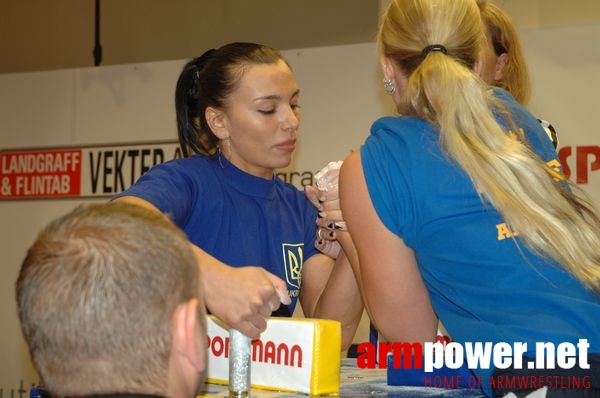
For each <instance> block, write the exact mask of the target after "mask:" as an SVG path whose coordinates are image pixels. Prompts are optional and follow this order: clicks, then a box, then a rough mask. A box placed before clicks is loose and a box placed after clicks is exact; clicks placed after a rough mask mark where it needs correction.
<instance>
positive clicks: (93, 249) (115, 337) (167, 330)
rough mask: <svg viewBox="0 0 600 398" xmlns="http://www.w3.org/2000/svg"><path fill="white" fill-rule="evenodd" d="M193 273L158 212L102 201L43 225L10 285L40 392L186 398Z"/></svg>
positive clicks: (195, 291) (194, 336)
mask: <svg viewBox="0 0 600 398" xmlns="http://www.w3.org/2000/svg"><path fill="white" fill-rule="evenodd" d="M199 272H200V271H199V267H198V265H197V260H196V258H195V256H194V254H193V251H192V249H191V246H190V243H189V241H188V240H187V238H186V237H185V235H184V234H183V233H182V232H181V231H180V230H179V229H178V228H177V227H176V226H175V225H174V224H173V223H172V222H171V221H169V220H168V219H167V218H166V217H165V216H164V215H162V214H160V213H158V212H153V211H150V210H147V209H144V208H142V207H140V206H135V205H130V204H126V203H117V202H110V203H105V204H96V205H89V206H80V207H78V208H76V209H75V210H73V211H71V212H70V213H68V214H66V215H64V216H63V217H60V218H58V219H56V220H55V221H53V222H51V223H50V224H49V225H48V226H47V227H46V228H45V229H44V230H43V231H42V232H41V233H40V234H39V235H38V237H37V239H36V241H35V242H34V243H33V245H32V246H31V247H30V248H29V250H28V252H27V256H26V258H25V260H24V261H23V264H22V267H21V270H20V273H19V277H18V279H17V282H16V298H17V306H18V313H19V319H20V321H21V327H22V331H23V334H24V336H25V339H26V341H27V344H28V346H29V350H30V354H31V357H32V360H33V363H34V366H35V368H36V370H37V371H38V373H39V376H40V378H41V381H42V387H43V389H44V390H46V391H47V392H48V393H49V394H50V395H51V396H56V397H65V396H71V397H73V396H77V397H83V396H90V395H94V396H99V395H102V396H109V395H117V394H118V395H119V396H122V395H123V394H126V395H157V396H168V397H171V398H191V397H194V396H195V395H196V392H197V391H198V389H199V387H200V386H201V385H202V383H203V382H204V380H205V369H206V365H207V357H206V312H205V305H204V300H203V292H202V283H201V282H202V281H201V280H200V273H199Z"/></svg>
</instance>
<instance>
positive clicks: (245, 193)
mask: <svg viewBox="0 0 600 398" xmlns="http://www.w3.org/2000/svg"><path fill="white" fill-rule="evenodd" d="M120 196H136V197H139V198H142V199H145V200H147V201H149V202H150V203H152V204H153V205H155V206H156V207H157V208H158V209H160V210H161V211H162V212H164V213H165V214H167V215H168V216H169V217H170V218H171V219H172V220H173V221H174V222H175V224H177V225H178V226H179V227H180V228H181V229H183V231H184V232H185V233H186V234H187V236H188V238H189V239H190V241H191V242H193V243H194V244H196V245H197V246H198V247H200V248H202V249H203V250H204V251H206V252H207V253H209V254H211V255H212V256H214V257H215V258H217V259H219V260H220V261H223V262H224V263H226V264H229V265H231V266H260V267H262V268H265V269H266V270H267V271H269V272H271V273H273V274H275V275H277V276H278V277H280V278H281V279H283V280H284V281H286V283H287V287H288V290H289V292H290V296H291V299H292V304H291V305H289V306H288V310H289V311H285V309H284V308H280V310H279V311H278V314H282V315H289V314H292V313H293V312H294V308H295V306H296V303H297V299H298V294H299V289H300V280H301V278H300V275H301V272H302V265H303V262H304V261H305V260H307V259H308V258H310V257H311V256H312V255H314V254H316V253H317V249H315V247H314V241H315V231H316V224H315V220H316V219H317V210H316V209H315V208H314V207H313V206H312V205H311V204H310V202H309V201H308V200H307V199H306V197H305V196H304V193H303V192H301V191H300V190H298V189H297V188H296V187H294V186H293V185H291V184H288V183H285V182H283V181H282V180H280V179H279V178H277V177H273V178H272V179H270V180H267V179H264V178H259V177H255V176H253V175H250V174H248V173H245V172H244V171H242V170H240V169H238V168H237V167H235V166H234V165H233V164H231V163H229V162H228V161H227V160H226V159H224V158H220V159H219V160H218V161H217V160H214V159H210V158H208V157H206V156H200V155H198V156H192V157H188V158H184V159H176V160H172V161H169V162H166V163H163V164H159V165H156V166H154V167H152V168H151V169H150V170H149V171H148V172H147V173H145V174H144V175H143V176H142V177H140V178H139V179H138V181H137V182H136V183H135V184H134V185H133V186H131V187H130V188H129V189H127V190H126V191H124V192H123V193H121V194H119V195H118V196H117V197H120ZM282 307H283V306H282ZM286 312H287V313H288V314H286Z"/></svg>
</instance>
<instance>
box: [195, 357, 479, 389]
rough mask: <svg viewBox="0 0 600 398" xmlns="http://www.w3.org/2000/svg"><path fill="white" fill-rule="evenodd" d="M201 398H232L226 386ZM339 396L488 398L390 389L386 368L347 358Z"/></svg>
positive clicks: (393, 387) (409, 387) (343, 364)
mask: <svg viewBox="0 0 600 398" xmlns="http://www.w3.org/2000/svg"><path fill="white" fill-rule="evenodd" d="M200 396H202V397H229V392H228V390H227V386H226V385H217V384H206V386H205V389H204V391H203V392H202V394H201V395H200ZM251 396H252V397H254V398H297V397H307V395H306V394H302V393H290V392H281V391H270V390H261V389H252V391H251ZM339 397H394V398H403V397H411V398H420V397H452V398H485V397H486V396H485V394H483V392H482V391H481V390H479V389H468V388H455V389H444V388H434V387H413V386H391V385H388V384H387V370H386V369H359V368H357V367H356V360H355V359H344V360H343V361H342V367H341V372H340V394H339Z"/></svg>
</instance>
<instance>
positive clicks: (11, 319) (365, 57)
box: [0, 25, 600, 396]
mask: <svg viewBox="0 0 600 398" xmlns="http://www.w3.org/2000/svg"><path fill="white" fill-rule="evenodd" d="M523 35H524V40H525V45H526V49H527V51H528V53H529V54H530V62H531V69H532V71H533V73H534V91H535V95H534V99H533V103H532V107H533V108H534V109H535V111H536V113H538V114H539V115H541V116H542V117H544V118H546V119H548V120H550V121H551V122H552V123H553V124H554V125H555V126H556V127H557V129H558V131H559V134H560V140H561V147H572V148H573V153H576V149H575V147H577V146H579V147H583V146H588V147H591V148H592V149H593V150H598V148H600V147H599V146H598V145H599V143H600V138H598V133H597V132H596V124H597V123H596V120H595V119H596V118H597V116H598V115H599V114H600V112H599V109H598V103H599V102H598V100H597V98H596V93H598V92H600V79H598V78H597V76H598V75H600V51H599V48H598V44H597V43H599V42H600V41H599V40H598V39H599V35H600V25H594V26H588V27H576V28H557V29H546V30H544V29H538V30H529V31H524V32H523ZM594 46H595V47H594ZM285 54H286V56H287V58H288V60H289V62H290V63H291V65H292V67H293V69H294V71H295V72H296V76H297V79H298V83H299V85H300V88H301V90H302V94H301V103H302V113H303V126H302V129H301V134H302V138H301V143H300V146H299V151H298V154H297V156H296V159H295V160H294V162H293V165H292V167H291V168H290V170H293V171H296V172H298V173H299V175H309V176H310V175H312V174H311V173H313V172H315V171H316V170H318V169H319V168H320V167H322V166H323V165H325V164H326V163H327V162H328V161H330V160H335V159H342V158H344V157H345V156H346V155H347V154H348V153H349V151H350V150H352V149H355V148H357V147H358V146H359V145H360V143H361V142H362V141H363V140H364V138H365V137H366V136H367V134H368V129H369V126H370V124H371V122H372V121H373V120H374V119H375V118H376V117H377V116H379V115H382V114H385V113H391V112H392V107H391V104H390V103H389V99H388V98H386V96H385V95H384V94H383V93H382V91H383V90H382V89H381V79H380V76H379V70H378V66H377V62H376V61H377V60H376V54H375V45H374V44H373V43H366V44H356V45H348V46H338V47H325V48H312V49H299V50H293V51H286V52H285ZM183 64H184V61H169V62H157V63H149V64H140V65H124V66H114V67H112V66H111V67H100V68H86V69H76V70H63V71H56V72H41V73H30V74H13V75H10V74H9V75H1V76H0V149H2V150H6V149H15V148H17V149H19V148H40V147H42V148H43V147H68V146H90V145H93V144H100V145H105V146H110V145H113V144H120V143H145V142H150V141H163V140H175V136H176V134H175V124H174V115H173V90H174V84H175V81H176V78H177V76H178V74H179V70H180V68H181V67H182V66H183ZM597 159H598V162H600V155H599V157H598V158H597ZM566 160H567V162H568V163H569V164H572V165H573V166H572V167H575V163H574V162H575V160H574V159H573V158H567V159H566ZM587 167H588V168H589V170H588V171H589V179H588V184H583V185H582V187H583V188H584V189H586V190H587V191H589V192H590V193H591V194H592V195H593V197H594V199H595V200H596V201H598V199H600V172H599V171H591V168H592V166H591V165H588V166H587ZM595 167H596V168H598V167H600V165H599V166H595ZM288 171H289V170H288ZM307 173H308V174H307ZM292 182H294V183H296V184H298V183H300V181H299V180H297V179H296V180H293V181H292ZM1 183H2V176H1V175H0V184H1ZM103 200H106V199H105V198H102V197H97V198H93V199H78V198H75V199H44V200H0V220H2V221H1V223H2V224H1V228H0V251H1V254H2V263H1V268H0V295H1V296H0V322H1V324H2V329H1V331H0V356H1V357H2V359H3V360H2V362H1V363H0V389H2V390H3V394H6V395H5V396H8V394H9V393H10V392H11V391H12V392H14V393H15V394H18V391H17V390H18V389H19V387H20V383H23V386H24V387H25V388H27V387H28V386H29V385H30V384H31V383H34V382H36V381H37V377H36V375H35V372H34V371H33V370H32V368H31V365H30V361H29V359H28V354H27V352H26V348H25V346H24V343H23V340H22V337H21V335H20V330H19V327H18V321H17V318H16V314H15V303H14V281H15V278H16V276H17V273H18V269H19V266H20V262H21V261H22V259H23V256H24V254H25V251H26V249H27V247H28V246H29V245H30V244H31V242H32V241H33V239H34V238H35V235H36V233H37V231H38V230H39V229H40V228H41V227H42V226H43V225H45V224H46V223H47V222H49V221H50V220H51V219H53V218H55V217H57V216H59V215H62V214H63V213H65V212H67V211H68V210H70V209H71V208H73V207H74V206H76V205H77V204H79V203H82V202H90V201H103ZM365 338H366V330H365V329H364V327H363V329H362V330H361V331H360V334H359V336H358V337H357V341H361V340H362V341H364V339H365Z"/></svg>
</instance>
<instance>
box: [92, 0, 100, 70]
mask: <svg viewBox="0 0 600 398" xmlns="http://www.w3.org/2000/svg"><path fill="white" fill-rule="evenodd" d="M101 62H102V46H101V45H100V0H96V27H95V38H94V66H98V65H100V63H101Z"/></svg>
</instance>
